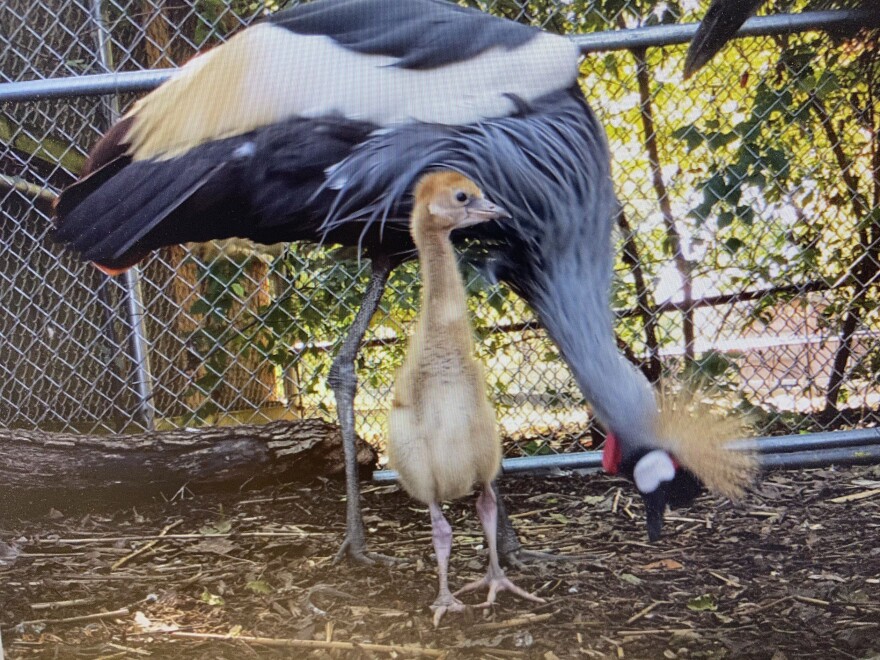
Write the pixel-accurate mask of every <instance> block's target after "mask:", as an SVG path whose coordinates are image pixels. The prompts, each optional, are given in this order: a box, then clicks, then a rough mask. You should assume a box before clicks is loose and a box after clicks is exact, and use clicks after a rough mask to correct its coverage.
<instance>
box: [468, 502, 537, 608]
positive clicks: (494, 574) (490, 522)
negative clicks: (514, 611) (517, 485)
mask: <svg viewBox="0 0 880 660" xmlns="http://www.w3.org/2000/svg"><path fill="white" fill-rule="evenodd" d="M477 513H478V514H479V516H480V523H481V524H482V525H483V533H484V534H485V535H486V543H487V544H488V545H489V570H488V571H486V576H485V577H483V578H481V579H479V580H475V581H474V582H471V583H470V584H468V585H465V586H464V587H462V588H461V589H459V590H458V591H456V592H455V595H456V596H458V595H459V594H463V593H465V592H468V591H474V590H475V589H479V588H481V587H489V595H488V596H486V602H484V603H482V604H480V605H478V606H477V607H489V606H490V605H492V603H494V602H495V596H496V595H497V594H498V592H499V591H511V592H513V593H514V594H516V595H517V596H520V597H522V598H526V599H528V600H531V601H534V602H536V603H544V602H546V601H545V600H544V599H543V598H539V597H538V596H535V595H534V594H530V593H529V592H528V591H526V590H525V589H520V588H519V587H518V586H516V585H515V584H514V583H513V582H511V581H510V580H508V579H507V576H506V575H505V574H504V569H503V568H501V564H500V563H499V562H498V540H497V538H496V536H495V535H496V534H497V532H498V503H497V502H496V501H495V492H494V491H493V490H492V485H491V484H484V485H483V492H481V493H480V496H479V497H478V498H477Z"/></svg>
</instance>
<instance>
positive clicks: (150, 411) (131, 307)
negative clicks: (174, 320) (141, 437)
mask: <svg viewBox="0 0 880 660" xmlns="http://www.w3.org/2000/svg"><path fill="white" fill-rule="evenodd" d="M91 11H92V19H93V20H94V22H95V26H96V27H97V42H98V51H97V55H98V61H99V62H100V64H101V66H102V67H103V69H104V71H105V72H107V73H110V71H111V69H112V65H113V52H112V50H111V47H110V38H109V37H110V35H109V33H108V30H107V24H106V22H105V21H104V8H103V3H102V0H92V4H91ZM109 103H110V123H111V124H112V123H113V122H115V121H116V120H117V119H119V98H118V97H117V96H116V95H114V96H112V97H111V98H110V99H109ZM123 277H124V284H123V289H124V290H125V303H126V305H125V308H126V312H127V313H128V324H129V326H130V327H131V335H130V339H131V353H132V357H133V358H134V376H135V388H136V390H137V396H138V407H139V408H140V413H141V418H142V420H143V423H144V425H145V426H146V428H147V429H149V430H151V431H152V430H153V429H154V428H155V420H156V408H155V406H154V404H153V379H152V374H151V373H150V341H149V338H148V337H147V327H146V322H145V318H146V309H145V307H144V300H143V291H142V289H141V272H140V267H139V266H134V267H132V268H129V269H128V270H127V271H126V272H125V275H124V276H123Z"/></svg>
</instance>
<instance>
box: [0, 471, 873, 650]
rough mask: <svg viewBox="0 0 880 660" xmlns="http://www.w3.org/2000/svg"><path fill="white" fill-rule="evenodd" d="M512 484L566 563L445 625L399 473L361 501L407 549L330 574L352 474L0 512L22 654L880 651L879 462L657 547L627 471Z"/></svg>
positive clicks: (725, 505) (708, 509) (706, 504)
mask: <svg viewBox="0 0 880 660" xmlns="http://www.w3.org/2000/svg"><path fill="white" fill-rule="evenodd" d="M505 489H506V493H505V500H506V502H507V504H508V507H509V510H510V513H511V514H512V515H513V516H514V522H515V524H516V526H517V528H518V530H519V532H520V534H521V538H522V540H523V542H524V543H525V544H526V545H527V546H528V547H530V548H533V549H541V550H547V551H550V552H553V553H556V554H558V555H561V556H568V557H570V559H568V560H566V561H561V562H553V563H548V564H543V565H537V566H531V565H530V566H528V567H527V568H526V569H524V570H510V571H508V573H509V575H510V577H511V578H512V579H513V580H514V581H515V582H517V583H518V584H520V585H521V586H523V587H525V588H528V589H531V590H534V591H535V592H537V593H538V594H539V595H541V596H543V597H544V598H546V599H547V603H546V604H545V605H535V604H533V603H529V602H525V601H522V600H519V599H517V598H515V597H513V596H511V595H510V594H506V593H503V594H501V595H500V597H499V603H498V605H497V606H495V607H494V608H492V609H490V610H472V611H469V612H466V613H464V614H459V615H447V617H446V618H445V619H444V620H443V622H442V624H441V626H440V627H439V628H438V629H436V630H435V629H434V628H433V626H432V623H431V615H430V611H429V609H428V607H427V606H428V604H429V603H430V602H431V601H432V600H433V598H434V595H435V587H436V585H435V581H436V578H435V571H434V564H433V558H432V551H431V544H430V526H429V520H428V515H427V511H426V510H425V509H423V508H421V507H420V506H418V505H417V504H416V503H414V502H413V501H411V500H409V499H408V498H407V496H406V495H405V494H404V493H402V492H401V491H399V490H398V488H397V487H396V486H393V485H391V486H389V485H383V486H377V485H375V484H370V483H365V484H364V491H365V496H364V500H365V507H366V510H365V514H366V520H367V526H368V527H369V538H370V542H371V547H372V548H373V549H375V550H377V551H380V552H384V553H387V554H391V555H395V556H397V557H400V558H404V559H406V560H408V563H407V564H406V565H404V566H399V567H395V568H387V567H383V566H375V567H361V566H351V565H347V564H342V565H337V566H334V565H332V560H333V556H334V553H335V552H336V549H337V547H338V545H339V543H340V541H341V540H342V534H343V528H344V513H343V509H344V505H343V501H344V498H343V488H342V484H341V483H339V482H336V481H316V482H315V483H312V484H309V485H307V486H302V485H297V486H285V487H281V486H279V487H276V488H270V489H263V490H260V491H251V492H245V493H241V494H235V495H226V496H216V495H212V496H197V497H187V498H183V499H180V498H178V499H176V500H174V501H171V502H159V503H155V504H149V505H146V506H137V507H134V508H132V507H128V508H120V509H119V510H118V511H117V512H115V513H111V514H106V513H102V514H95V513H92V514H89V515H82V514H77V515H70V514H66V513H65V512H64V511H57V510H53V511H51V512H50V513H49V514H48V515H46V516H43V517H42V518H40V519H37V520H27V521H24V520H5V521H0V539H2V541H3V543H0V581H2V591H0V608H2V610H0V630H2V638H3V643H4V646H5V650H6V656H7V658H105V659H106V658H145V657H153V658H210V659H212V660H214V659H219V658H228V659H231V658H250V657H254V658H256V657H259V658H263V657H266V658H271V657H291V658H301V657H315V658H362V657H363V658H383V657H413V656H415V655H424V656H427V655H434V656H442V655H444V654H445V655H446V657H448V658H478V657H479V658H509V657H524V658H542V659H544V660H553V658H570V657H587V658H590V657H593V658H604V657H612V658H706V657H713V658H714V657H718V658H767V659H771V658H772V659H773V660H783V659H785V658H789V659H794V658H872V657H880V655H878V654H880V543H878V541H880V467H873V468H865V467H863V468H850V469H823V470H810V471H801V472H775V473H772V474H769V475H765V479H764V480H763V481H762V483H761V484H760V485H759V486H757V487H756V489H755V492H754V493H753V494H752V495H750V496H749V497H748V499H747V500H746V501H744V502H743V503H740V504H737V505H732V504H730V503H729V502H727V501H726V500H721V499H718V498H713V497H702V498H700V499H699V500H698V503H697V504H696V505H695V506H693V507H691V508H690V509H687V510H685V511H678V512H673V513H672V514H671V516H670V517H669V518H668V519H667V527H666V533H665V535H664V538H663V539H662V540H661V541H660V542H659V543H656V544H648V543H647V542H645V540H646V536H645V530H644V525H643V522H642V506H641V503H640V502H639V501H638V500H637V499H634V498H633V491H632V490H631V487H630V486H629V484H627V483H625V482H623V481H622V480H620V479H616V478H611V477H608V476H600V475H584V476H581V475H572V474H568V475H557V476H541V477H539V476H529V477H521V478H515V479H514V478H507V479H506V480H505ZM448 517H449V520H450V522H451V523H452V525H453V529H454V533H455V545H454V547H453V555H452V560H451V564H450V566H451V571H450V572H451V584H452V587H453V589H455V588H456V585H458V586H460V585H462V584H464V582H465V581H469V580H472V579H474V578H476V577H479V576H480V575H481V574H482V573H483V571H484V569H485V555H484V550H483V542H482V538H481V536H480V531H479V530H480V528H479V524H478V522H477V519H476V515H475V512H474V509H473V500H472V499H469V500H467V501H462V502H458V503H455V504H453V505H452V506H451V507H450V508H449V511H448ZM465 599H466V602H468V603H471V604H475V603H477V602H479V600H480V597H479V596H477V595H474V594H469V595H468V596H466V597H465ZM212 636H213V637H212ZM256 638H260V639H256ZM291 640H311V641H309V642H308V643H309V644H312V645H314V648H308V647H306V643H305V642H294V641H291ZM352 644H354V645H361V646H359V647H358V648H356V649H352V646H351V645H352ZM366 645H373V646H366ZM404 647H415V648H416V649H418V653H416V652H415V651H413V650H411V649H407V648H404Z"/></svg>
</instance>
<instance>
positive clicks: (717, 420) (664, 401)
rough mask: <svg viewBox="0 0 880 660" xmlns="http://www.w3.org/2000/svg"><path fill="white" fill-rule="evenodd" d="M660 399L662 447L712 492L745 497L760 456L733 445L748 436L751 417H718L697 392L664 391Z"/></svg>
mask: <svg viewBox="0 0 880 660" xmlns="http://www.w3.org/2000/svg"><path fill="white" fill-rule="evenodd" d="M659 399H660V416H659V420H658V427H659V428H658V434H657V437H659V438H660V442H661V448H662V449H665V450H666V451H668V452H669V453H671V454H672V455H673V456H674V457H675V459H676V460H677V461H678V462H679V463H680V464H681V465H682V466H683V467H685V468H687V469H688V470H690V471H691V472H692V473H693V474H694V475H696V476H697V478H699V479H700V481H702V482H703V484H704V485H705V486H706V487H707V488H708V489H709V490H710V491H712V492H713V493H717V494H719V495H723V496H725V497H729V498H730V499H739V498H740V497H742V496H743V495H744V494H745V492H746V489H747V488H748V486H749V485H750V484H751V483H752V482H753V481H754V479H755V476H756V474H757V469H758V461H757V456H756V455H755V454H754V453H753V452H752V451H750V450H748V449H747V448H744V447H739V448H737V449H734V448H733V447H732V446H731V443H732V441H734V440H738V439H741V438H743V437H745V436H746V435H747V431H748V429H749V426H750V420H749V418H748V417H747V416H745V415H742V414H737V413H727V414H725V415H724V416H723V417H721V416H719V415H718V414H717V413H715V412H713V411H712V410H711V409H710V406H709V405H708V404H706V403H704V402H703V400H702V397H701V396H700V394H699V393H698V392H696V391H684V392H681V393H678V394H670V393H668V392H663V393H661V395H660V397H659Z"/></svg>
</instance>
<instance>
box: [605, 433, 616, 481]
mask: <svg viewBox="0 0 880 660" xmlns="http://www.w3.org/2000/svg"><path fill="white" fill-rule="evenodd" d="M602 469H603V470H605V472H607V473H608V474H617V471H618V470H619V469H620V443H619V442H617V438H616V437H614V434H613V433H608V435H606V436H605V448H604V449H603V450H602Z"/></svg>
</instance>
